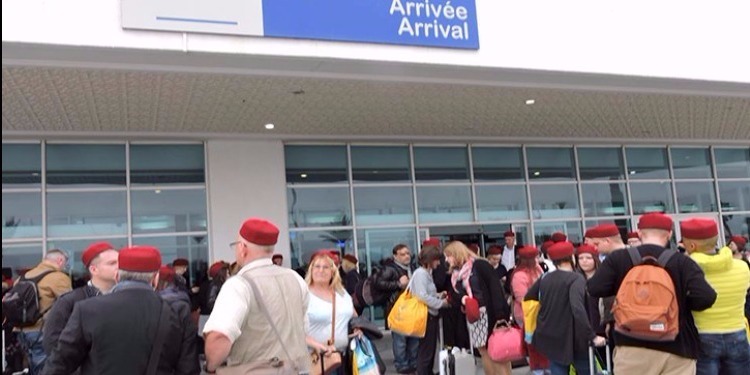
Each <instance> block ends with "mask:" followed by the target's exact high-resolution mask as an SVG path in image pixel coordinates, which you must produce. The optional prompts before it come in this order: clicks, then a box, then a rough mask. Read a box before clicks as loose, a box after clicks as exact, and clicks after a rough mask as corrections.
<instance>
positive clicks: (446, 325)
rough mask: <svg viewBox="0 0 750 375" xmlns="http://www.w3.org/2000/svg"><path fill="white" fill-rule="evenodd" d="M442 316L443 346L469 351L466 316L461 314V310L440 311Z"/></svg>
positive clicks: (458, 308)
mask: <svg viewBox="0 0 750 375" xmlns="http://www.w3.org/2000/svg"><path fill="white" fill-rule="evenodd" d="M440 316H441V317H442V318H443V340H444V341H445V342H444V343H443V345H444V346H446V347H454V346H455V347H458V348H463V349H467V350H468V349H469V328H468V327H467V326H466V316H464V314H463V313H462V312H461V308H460V307H450V308H447V309H440ZM441 349H442V348H441Z"/></svg>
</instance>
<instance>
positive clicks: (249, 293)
mask: <svg viewBox="0 0 750 375" xmlns="http://www.w3.org/2000/svg"><path fill="white" fill-rule="evenodd" d="M278 236H279V229H278V228H277V227H276V226H275V225H273V224H272V223H270V222H268V221H266V220H263V219H257V218H251V219H248V220H246V221H245V222H244V223H243V224H242V228H240V232H239V236H238V237H237V241H235V242H233V243H232V244H231V246H232V247H233V248H234V251H235V256H236V258H237V263H238V264H239V265H241V267H242V269H240V271H239V272H238V273H237V275H236V276H233V277H231V278H230V279H228V280H227V281H226V282H225V283H224V285H223V286H222V288H221V291H220V292H219V296H218V298H217V299H216V304H215V305H214V309H213V311H212V312H211V316H210V317H209V318H208V321H207V322H206V325H205V327H204V328H203V334H204V336H205V340H206V367H205V371H206V372H207V373H209V374H212V373H218V374H245V373H250V371H252V373H254V374H256V373H257V374H264V373H276V371H279V372H278V373H282V372H283V373H307V372H308V368H309V355H308V351H307V346H306V344H305V335H306V334H305V332H307V325H308V322H307V304H308V300H309V294H308V290H307V285H306V284H305V282H304V280H302V278H301V277H299V275H298V274H297V273H296V272H294V271H292V270H290V269H288V268H284V267H278V266H274V264H273V262H272V261H271V256H272V255H273V251H274V245H276V241H277V240H278ZM264 310H265V311H264ZM269 320H270V321H269Z"/></svg>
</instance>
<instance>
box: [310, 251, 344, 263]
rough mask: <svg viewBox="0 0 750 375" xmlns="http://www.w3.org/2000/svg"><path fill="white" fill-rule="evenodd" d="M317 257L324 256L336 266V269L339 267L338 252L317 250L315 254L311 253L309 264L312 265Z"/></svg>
mask: <svg viewBox="0 0 750 375" xmlns="http://www.w3.org/2000/svg"><path fill="white" fill-rule="evenodd" d="M319 256H326V257H329V258H331V260H333V264H334V265H336V267H338V265H339V252H338V250H332V249H325V250H318V251H316V252H315V253H313V255H312V257H310V263H312V261H313V260H314V259H315V258H317V257H319Z"/></svg>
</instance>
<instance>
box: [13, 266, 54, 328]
mask: <svg viewBox="0 0 750 375" xmlns="http://www.w3.org/2000/svg"><path fill="white" fill-rule="evenodd" d="M52 272H55V271H44V272H42V273H41V274H39V275H38V276H36V277H33V278H31V279H27V278H26V275H22V276H21V277H20V278H19V279H18V281H17V282H16V283H15V284H13V287H12V288H11V289H10V290H9V291H8V292H7V293H6V294H5V296H3V315H4V317H5V319H6V320H7V322H8V323H9V324H10V325H12V326H13V327H28V326H33V325H34V324H36V322H38V321H39V319H41V318H42V315H44V313H46V312H47V311H46V310H45V311H41V308H40V306H39V287H38V285H37V284H38V283H39V281H41V280H42V279H43V278H44V277H45V276H47V275H49V274H50V273H52Z"/></svg>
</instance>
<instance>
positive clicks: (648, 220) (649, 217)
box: [638, 212, 672, 231]
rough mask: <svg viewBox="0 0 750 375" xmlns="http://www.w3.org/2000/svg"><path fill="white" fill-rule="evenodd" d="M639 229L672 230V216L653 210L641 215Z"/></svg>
mask: <svg viewBox="0 0 750 375" xmlns="http://www.w3.org/2000/svg"><path fill="white" fill-rule="evenodd" d="M638 229H661V230H665V231H671V230H672V218H671V217H669V216H667V215H664V214H662V213H659V212H652V213H648V214H645V215H643V216H641V218H640V219H639V220H638Z"/></svg>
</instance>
